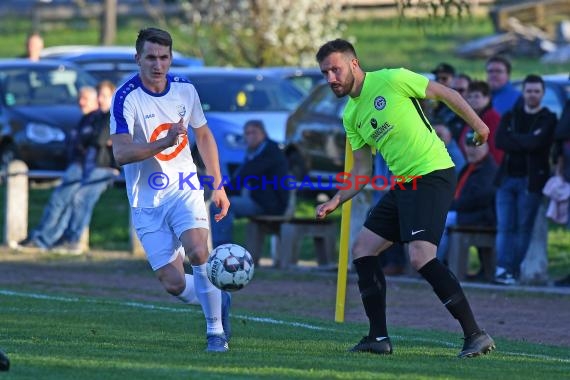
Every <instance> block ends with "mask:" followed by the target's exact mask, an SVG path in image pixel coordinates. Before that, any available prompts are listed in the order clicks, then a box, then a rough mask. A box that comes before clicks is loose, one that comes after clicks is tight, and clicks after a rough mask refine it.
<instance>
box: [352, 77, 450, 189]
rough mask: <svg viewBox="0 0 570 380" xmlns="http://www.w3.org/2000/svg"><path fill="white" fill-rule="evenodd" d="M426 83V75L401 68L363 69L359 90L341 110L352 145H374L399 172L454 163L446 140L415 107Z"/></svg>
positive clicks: (424, 170)
mask: <svg viewBox="0 0 570 380" xmlns="http://www.w3.org/2000/svg"><path fill="white" fill-rule="evenodd" d="M427 85H428V79H427V78H426V77H424V76H423V75H420V74H416V73H414V72H411V71H409V70H406V69H384V70H379V71H374V72H369V73H366V77H365V79H364V84H363V86H362V91H361V93H360V96H358V97H356V98H350V99H349V101H348V103H347V104H346V107H345V109H344V114H343V124H344V129H345V130H346V137H347V139H348V141H349V142H350V145H351V146H352V149H353V150H356V149H359V148H362V147H363V146H364V145H369V146H371V147H374V148H376V150H377V151H378V152H379V153H380V154H381V155H382V157H383V158H384V160H385V161H386V164H387V165H388V168H389V169H390V171H391V172H392V173H393V174H394V175H398V176H421V175H424V174H427V173H431V172H433V171H435V170H440V169H448V168H451V167H453V166H454V165H453V161H451V157H450V156H449V153H447V149H446V148H445V144H444V143H443V141H441V139H440V138H439V137H438V136H437V134H436V133H435V130H434V129H433V128H432V126H431V125H430V123H429V122H428V120H427V119H426V117H425V115H424V114H423V111H422V109H421V107H420V103H419V100H418V99H424V98H425V97H426V88H427ZM410 180H411V178H408V179H407V181H410Z"/></svg>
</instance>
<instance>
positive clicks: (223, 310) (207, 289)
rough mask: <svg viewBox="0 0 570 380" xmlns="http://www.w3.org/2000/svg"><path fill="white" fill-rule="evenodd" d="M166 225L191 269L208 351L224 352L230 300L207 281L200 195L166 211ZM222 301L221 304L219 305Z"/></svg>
mask: <svg viewBox="0 0 570 380" xmlns="http://www.w3.org/2000/svg"><path fill="white" fill-rule="evenodd" d="M166 220H167V223H168V225H169V226H170V227H171V228H172V230H173V231H174V233H175V234H176V235H177V236H179V240H180V242H181V243H182V246H183V247H184V250H185V252H186V255H187V256H188V259H189V260H190V264H191V265H192V271H193V275H194V289H195V292H196V296H197V297H198V300H199V302H200V305H201V306H202V311H203V312H204V316H205V317H206V335H207V337H208V351H227V349H228V345H227V341H228V340H229V338H230V335H231V327H230V318H229V314H230V310H229V309H230V307H231V297H230V296H229V294H228V293H226V292H224V293H223V294H222V292H221V291H220V289H218V288H216V287H215V286H214V285H213V284H212V283H211V282H210V280H209V279H208V276H207V273H206V262H207V261H208V256H209V251H208V233H209V230H208V229H209V223H208V211H207V209H206V205H205V203H204V198H203V195H202V193H201V192H196V191H192V192H187V193H185V194H183V195H182V197H181V199H179V201H178V202H177V203H176V207H172V208H170V209H169V210H168V212H167V215H166ZM222 301H223V302H222Z"/></svg>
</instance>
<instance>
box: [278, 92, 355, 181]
mask: <svg viewBox="0 0 570 380" xmlns="http://www.w3.org/2000/svg"><path fill="white" fill-rule="evenodd" d="M347 101H348V98H347V97H344V98H337V97H336V95H335V94H334V93H333V92H332V91H331V89H330V87H329V85H328V84H327V83H321V84H319V85H317V86H316V87H315V89H314V90H313V91H312V92H311V93H310V94H309V96H308V97H306V98H305V100H304V101H303V102H302V103H301V104H300V105H299V107H297V109H296V110H295V111H293V113H292V114H291V115H290V116H289V118H288V120H287V129H286V133H285V154H286V156H287V158H288V161H289V170H290V171H291V172H292V174H293V175H295V176H296V177H297V178H304V177H305V176H307V175H308V176H309V177H310V178H312V179H316V178H328V176H330V175H333V176H334V175H335V174H336V173H339V172H342V171H343V170H344V154H345V152H344V151H345V146H346V142H345V140H346V134H345V131H344V127H343V125H342V112H343V110H344V107H345V105H346V102H347Z"/></svg>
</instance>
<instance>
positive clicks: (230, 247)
mask: <svg viewBox="0 0 570 380" xmlns="http://www.w3.org/2000/svg"><path fill="white" fill-rule="evenodd" d="M253 267H254V265H253V258H252V257H251V254H250V253H249V252H248V251H247V250H246V249H245V248H244V247H242V246H240V245H237V244H222V245H220V246H218V247H216V248H214V250H213V251H212V252H211V253H210V257H209V258H208V263H207V264H206V271H207V273H208V278H209V279H210V281H211V282H212V284H214V286H216V287H217V288H219V289H221V290H227V291H230V292H233V291H236V290H239V289H241V288H243V287H244V286H246V285H247V284H248V283H249V282H250V281H251V279H252V278H253Z"/></svg>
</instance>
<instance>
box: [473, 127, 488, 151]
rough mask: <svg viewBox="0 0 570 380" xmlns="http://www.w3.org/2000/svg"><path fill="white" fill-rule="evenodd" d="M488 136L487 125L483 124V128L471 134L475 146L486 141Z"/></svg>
mask: <svg viewBox="0 0 570 380" xmlns="http://www.w3.org/2000/svg"><path fill="white" fill-rule="evenodd" d="M488 138H489V128H488V127H487V126H485V129H482V130H479V131H475V133H474V134H473V142H474V143H475V146H479V145H482V144H484V143H486V142H487V139H488Z"/></svg>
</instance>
